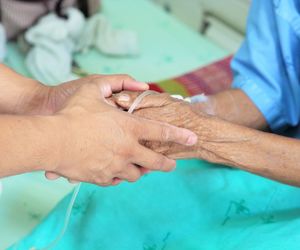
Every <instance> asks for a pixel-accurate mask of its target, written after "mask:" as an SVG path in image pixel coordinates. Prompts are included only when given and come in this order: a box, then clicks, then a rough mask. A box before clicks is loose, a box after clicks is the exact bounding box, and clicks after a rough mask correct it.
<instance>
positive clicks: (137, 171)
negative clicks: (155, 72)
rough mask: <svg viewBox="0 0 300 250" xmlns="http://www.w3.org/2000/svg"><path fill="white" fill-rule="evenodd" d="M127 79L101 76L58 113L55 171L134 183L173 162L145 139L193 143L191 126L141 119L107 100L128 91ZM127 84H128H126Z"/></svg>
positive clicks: (78, 178) (103, 182)
mask: <svg viewBox="0 0 300 250" xmlns="http://www.w3.org/2000/svg"><path fill="white" fill-rule="evenodd" d="M124 86H125V85H124V81H116V80H115V79H110V78H109V77H107V78H104V79H97V81H94V82H92V83H89V84H84V85H82V86H81V87H79V88H78V89H77V91H76V92H75V93H74V95H73V96H72V97H71V98H70V99H69V100H68V101H67V103H66V105H65V107H64V108H63V109H62V110H61V111H59V112H57V113H56V114H55V115H54V119H55V120H56V122H57V127H58V130H60V131H59V132H58V133H60V134H61V135H62V137H61V138H62V142H63V143H62V144H61V145H60V147H59V148H58V149H57V150H59V151H60V153H59V159H58V161H57V164H56V165H55V166H53V168H52V169H48V171H50V172H51V173H52V174H53V173H54V174H57V175H61V176H64V177H66V178H68V179H72V180H74V181H83V182H91V183H95V184H98V185H103V186H107V185H112V184H115V183H116V182H118V181H119V180H120V179H121V180H127V181H136V180H137V179H139V178H140V176H141V175H142V173H143V171H142V169H141V167H143V168H145V169H148V170H159V171H170V170H172V169H173V168H174V167H175V164H176V163H175V161H174V160H172V159H169V158H167V157H165V156H164V155H162V154H158V153H155V152H154V151H152V150H150V149H148V148H146V147H144V146H143V145H141V144H140V142H142V141H159V142H174V143H178V144H183V145H187V146H192V145H194V144H195V143H196V142H197V136H196V135H195V134H194V133H192V132H191V131H189V130H186V129H180V128H176V127H174V126H171V125H168V124H165V123H160V122H156V121H150V120H146V119H144V118H139V117H136V116H133V115H130V114H127V113H126V112H123V111H121V110H118V109H117V108H115V107H113V106H111V104H108V102H107V100H106V98H108V97H110V96H111V95H112V93H113V92H120V91H121V90H122V89H124ZM125 87H126V86H125Z"/></svg>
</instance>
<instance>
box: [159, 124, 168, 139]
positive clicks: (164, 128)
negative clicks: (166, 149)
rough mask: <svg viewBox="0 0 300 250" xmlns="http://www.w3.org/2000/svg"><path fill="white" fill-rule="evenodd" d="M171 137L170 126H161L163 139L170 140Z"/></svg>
mask: <svg viewBox="0 0 300 250" xmlns="http://www.w3.org/2000/svg"><path fill="white" fill-rule="evenodd" d="M169 138H170V128H169V127H168V126H162V128H161V139H162V140H163V141H168V140H169Z"/></svg>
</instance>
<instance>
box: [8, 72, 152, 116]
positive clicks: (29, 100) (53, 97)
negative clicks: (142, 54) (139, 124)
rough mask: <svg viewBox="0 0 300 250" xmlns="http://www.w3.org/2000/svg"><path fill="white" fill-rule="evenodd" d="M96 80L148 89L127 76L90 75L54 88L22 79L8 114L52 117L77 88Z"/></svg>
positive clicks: (131, 88) (127, 87)
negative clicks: (14, 101) (14, 102)
mask: <svg viewBox="0 0 300 250" xmlns="http://www.w3.org/2000/svg"><path fill="white" fill-rule="evenodd" d="M19 78H20V77H19ZM19 78H18V79H19ZM98 80H103V81H105V80H108V81H109V82H114V81H116V82H123V83H124V86H123V89H124V90H132V91H143V90H147V89H148V88H149V86H148V85H147V84H145V83H141V82H138V81H136V80H134V79H133V78H131V77H130V76H127V75H113V76H109V77H108V76H104V75H91V76H88V77H85V78H82V79H79V80H76V81H71V82H67V83H63V84H61V85H58V86H55V87H50V86H46V85H43V84H41V83H39V82H37V81H34V80H32V79H28V78H24V77H22V78H20V80H19V81H23V82H24V81H25V83H23V84H22V86H24V88H23V91H22V92H21V94H20V95H19V98H18V99H19V101H18V102H17V104H16V105H15V107H14V108H13V110H11V112H10V113H14V114H22V115H24V114H26V115H52V114H54V113H55V112H57V111H58V110H60V109H61V108H62V107H63V105H64V104H65V102H66V101H67V100H68V99H69V98H70V97H71V96H72V95H73V94H74V93H75V92H76V91H77V90H78V88H80V87H81V86H82V85H85V84H89V83H92V82H95V81H98Z"/></svg>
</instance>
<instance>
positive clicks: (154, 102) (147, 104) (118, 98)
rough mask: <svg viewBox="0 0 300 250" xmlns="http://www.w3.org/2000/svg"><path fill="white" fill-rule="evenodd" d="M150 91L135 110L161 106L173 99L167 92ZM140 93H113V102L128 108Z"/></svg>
mask: <svg viewBox="0 0 300 250" xmlns="http://www.w3.org/2000/svg"><path fill="white" fill-rule="evenodd" d="M151 92H152V94H151V95H148V96H145V97H144V98H143V100H142V101H141V102H140V103H139V104H138V105H137V107H136V110H137V109H141V108H156V107H162V106H165V105H168V104H170V103H171V102H172V101H175V100H173V98H172V97H171V96H170V95H169V94H160V93H158V92H155V91H151ZM140 94H141V93H137V92H129V91H123V92H121V93H119V94H116V95H114V97H113V98H114V100H115V103H117V104H118V105H119V106H121V107H122V108H123V109H129V108H130V107H131V105H132V104H133V102H134V101H135V100H136V98H137V97H138V96H139V95H140Z"/></svg>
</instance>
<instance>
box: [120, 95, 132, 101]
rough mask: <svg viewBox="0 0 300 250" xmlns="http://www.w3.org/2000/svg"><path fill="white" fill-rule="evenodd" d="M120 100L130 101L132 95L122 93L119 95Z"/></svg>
mask: <svg viewBox="0 0 300 250" xmlns="http://www.w3.org/2000/svg"><path fill="white" fill-rule="evenodd" d="M118 100H119V101H120V102H129V101H130V97H129V95H126V94H122V95H120V96H118Z"/></svg>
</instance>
